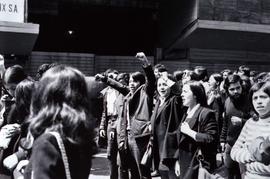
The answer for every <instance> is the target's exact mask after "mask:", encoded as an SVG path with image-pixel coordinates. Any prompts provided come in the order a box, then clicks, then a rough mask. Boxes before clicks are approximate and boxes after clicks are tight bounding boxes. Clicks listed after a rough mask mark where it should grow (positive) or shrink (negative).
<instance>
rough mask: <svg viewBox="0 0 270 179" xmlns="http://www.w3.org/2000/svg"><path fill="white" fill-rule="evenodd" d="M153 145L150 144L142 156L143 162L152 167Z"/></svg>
mask: <svg viewBox="0 0 270 179" xmlns="http://www.w3.org/2000/svg"><path fill="white" fill-rule="evenodd" d="M152 153H153V151H152V146H151V145H149V146H148V147H147V149H146V151H145V153H144V155H143V157H142V160H141V164H142V165H144V166H147V167H151V165H152Z"/></svg>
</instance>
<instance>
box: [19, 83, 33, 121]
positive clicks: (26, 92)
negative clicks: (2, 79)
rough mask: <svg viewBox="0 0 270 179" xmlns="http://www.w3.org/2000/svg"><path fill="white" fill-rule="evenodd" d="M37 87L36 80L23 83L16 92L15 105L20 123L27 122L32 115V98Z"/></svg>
mask: <svg viewBox="0 0 270 179" xmlns="http://www.w3.org/2000/svg"><path fill="white" fill-rule="evenodd" d="M34 87H35V83H34V80H32V79H28V78H27V79H25V80H23V81H21V82H20V83H19V84H18V85H17V87H16V90H15V105H16V112H17V117H18V120H19V123H22V122H24V121H25V119H26V118H27V117H28V116H29V114H30V104H31V96H32V93H33V90H34Z"/></svg>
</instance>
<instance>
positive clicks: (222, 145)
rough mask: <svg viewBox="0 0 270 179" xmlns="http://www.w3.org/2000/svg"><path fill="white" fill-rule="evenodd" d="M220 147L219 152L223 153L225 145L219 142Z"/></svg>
mask: <svg viewBox="0 0 270 179" xmlns="http://www.w3.org/2000/svg"><path fill="white" fill-rule="evenodd" d="M220 147H221V152H224V151H225V143H224V142H221V143H220Z"/></svg>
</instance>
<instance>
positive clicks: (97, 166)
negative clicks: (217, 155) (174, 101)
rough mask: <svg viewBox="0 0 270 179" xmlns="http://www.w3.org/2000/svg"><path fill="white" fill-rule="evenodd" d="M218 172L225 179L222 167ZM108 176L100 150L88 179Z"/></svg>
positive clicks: (106, 160)
mask: <svg viewBox="0 0 270 179" xmlns="http://www.w3.org/2000/svg"><path fill="white" fill-rule="evenodd" d="M219 171H221V172H220V175H219V176H220V178H219V179H225V176H226V174H225V172H224V167H221V168H219ZM109 175H110V171H109V165H108V159H107V154H106V150H105V149H100V151H99V153H98V154H96V155H95V156H94V157H93V160H92V169H91V173H90V176H89V179H109V178H110V177H109ZM152 179H160V177H153V178H152Z"/></svg>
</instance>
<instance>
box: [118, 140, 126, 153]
mask: <svg viewBox="0 0 270 179" xmlns="http://www.w3.org/2000/svg"><path fill="white" fill-rule="evenodd" d="M124 145H125V142H124V141H121V142H120V143H119V145H118V148H119V150H120V151H123V150H124Z"/></svg>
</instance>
